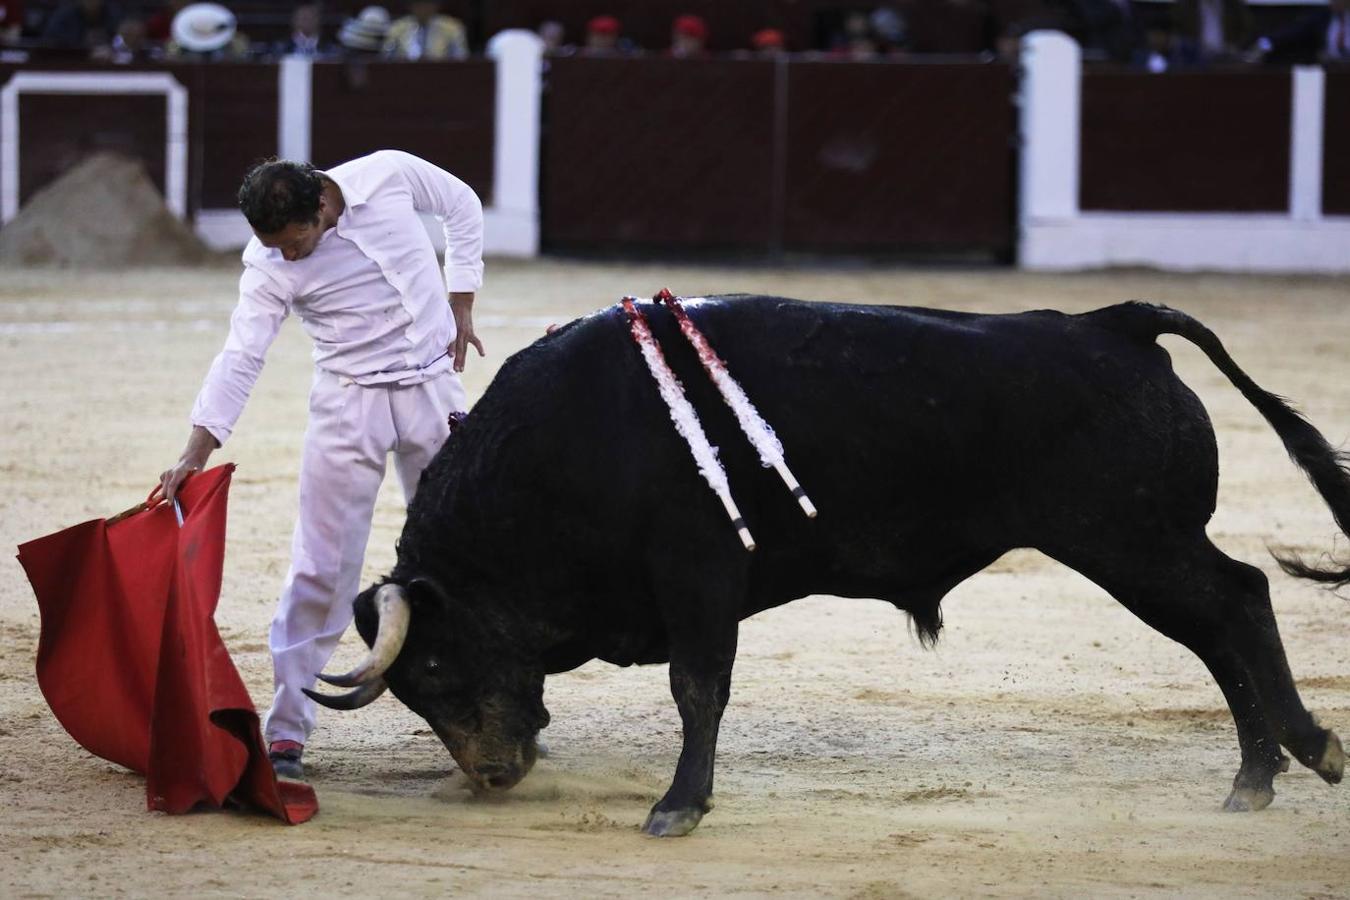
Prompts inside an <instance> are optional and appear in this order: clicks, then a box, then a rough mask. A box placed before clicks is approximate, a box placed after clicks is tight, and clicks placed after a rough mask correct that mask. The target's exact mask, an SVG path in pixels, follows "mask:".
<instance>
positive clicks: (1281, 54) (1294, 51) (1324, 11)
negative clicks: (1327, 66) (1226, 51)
mask: <svg viewBox="0 0 1350 900" xmlns="http://www.w3.org/2000/svg"><path fill="white" fill-rule="evenodd" d="M1249 59H1251V60H1252V61H1253V62H1263V61H1264V62H1269V63H1278V64H1281V65H1289V64H1292V65H1310V64H1313V63H1317V62H1350V0H1329V2H1328V4H1327V5H1326V6H1324V7H1320V8H1318V9H1315V10H1312V11H1311V12H1308V13H1305V14H1304V15H1302V16H1299V17H1298V18H1297V19H1295V20H1294V21H1293V22H1291V23H1290V24H1289V25H1287V26H1285V27H1284V28H1281V29H1279V30H1278V31H1275V32H1272V33H1271V34H1269V35H1262V36H1261V37H1259V38H1257V39H1256V43H1255V45H1254V46H1253V47H1252V51H1251V54H1250V56H1249Z"/></svg>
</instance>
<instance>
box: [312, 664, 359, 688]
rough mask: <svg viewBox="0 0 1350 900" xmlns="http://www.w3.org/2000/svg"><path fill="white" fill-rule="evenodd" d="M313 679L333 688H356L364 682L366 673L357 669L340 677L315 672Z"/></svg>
mask: <svg viewBox="0 0 1350 900" xmlns="http://www.w3.org/2000/svg"><path fill="white" fill-rule="evenodd" d="M314 677H315V678H317V679H319V680H320V681H322V682H324V683H325V684H331V685H333V686H334V687H357V686H358V685H360V684H362V683H363V682H364V681H365V678H366V673H365V671H364V669H362V668H360V667H358V668H355V669H352V670H351V671H350V672H345V673H343V674H342V675H326V674H324V673H323V672H316V673H315V674H314Z"/></svg>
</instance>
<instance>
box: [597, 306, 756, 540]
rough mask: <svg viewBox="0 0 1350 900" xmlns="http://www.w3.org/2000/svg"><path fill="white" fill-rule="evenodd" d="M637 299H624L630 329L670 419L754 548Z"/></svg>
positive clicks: (714, 453) (739, 531) (699, 425)
mask: <svg viewBox="0 0 1350 900" xmlns="http://www.w3.org/2000/svg"><path fill="white" fill-rule="evenodd" d="M636 299H637V298H636V297H624V298H623V301H622V302H623V311H624V313H625V314H626V315H627V316H628V329H629V331H630V332H631V333H632V335H633V340H634V341H635V342H636V343H637V345H638V349H640V350H641V351H642V358H643V360H645V361H646V363H647V369H648V370H649V371H650V372H651V373H652V378H653V379H655V381H656V386H657V389H658V390H659V391H660V392H661V399H662V400H665V401H666V406H668V407H670V418H671V421H673V422H674V423H675V430H676V431H678V432H679V433H680V436H681V437H683V438H684V440H685V442H686V443H687V444H688V445H689V450H690V452H691V453H693V454H694V462H695V464H696V465H697V466H698V470H699V472H700V473H701V474H702V475H703V478H704V480H706V481H707V482H708V485H709V487H711V488H712V489H713V493H715V494H717V497H718V499H719V500H721V501H722V506H723V507H724V508H725V509H726V511H727V516H728V517H729V518H730V519H731V524H732V525H733V526H735V528H736V533H737V534H738V535H739V536H740V538H741V543H742V544H744V545H745V549H746V550H754V549H755V539H754V538H753V537H751V535H750V529H749V528H747V527H746V524H745V519H744V518H743V517H742V516H741V511H740V510H739V509H737V508H736V501H735V500H733V499H732V498H731V485H730V483H728V481H727V472H726V469H723V468H722V464H721V463H720V462H719V461H718V459H717V451H716V450H714V449H713V447H712V444H710V443H709V442H708V436H707V434H705V433H704V431H703V423H701V422H700V421H699V419H698V413H696V412H694V407H693V405H692V404H691V403H690V402H689V398H688V397H686V396H685V395H684V388H683V387H681V386H680V382H679V379H677V378H676V377H675V373H674V371H672V370H671V368H670V364H669V363H667V362H666V357H665V354H664V353H662V352H661V347H660V346H659V345H658V344H657V343H656V338H655V337H654V336H653V335H652V330H651V327H650V326H649V325H648V324H647V316H646V315H645V314H644V313H643V312H642V310H641V309H639V308H638V306H637V304H636V302H635V301H636Z"/></svg>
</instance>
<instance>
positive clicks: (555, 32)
mask: <svg viewBox="0 0 1350 900" xmlns="http://www.w3.org/2000/svg"><path fill="white" fill-rule="evenodd" d="M535 33H536V34H538V35H539V40H541V41H543V42H544V53H545V55H548V56H559V55H562V54H567V53H571V52H573V51H574V50H575V49H576V48H574V47H569V46H568V45H567V29H566V28H565V27H564V26H563V23H561V22H559V21H558V20H557V19H545V20H544V21H543V22H540V23H539V28H538V30H537V31H536V32H535Z"/></svg>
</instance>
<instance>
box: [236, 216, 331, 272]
mask: <svg viewBox="0 0 1350 900" xmlns="http://www.w3.org/2000/svg"><path fill="white" fill-rule="evenodd" d="M321 222H322V217H321V216H320V217H317V218H316V220H315V221H314V222H291V223H290V224H289V225H287V226H286V227H285V228H283V229H281V230H280V231H275V232H272V233H271V234H262V233H260V232H257V231H255V232H253V233H254V234H256V235H257V236H258V240H259V241H261V242H262V245H263V246H264V247H271V248H272V249H274V250H280V251H281V256H282V258H283V259H285V260H286V262H295V261H296V260H298V259H304V258H305V257H306V256H309V255H310V254H311V253H313V252H314V248H315V247H317V246H318V245H319V238H321V237H323V232H324V228H323V226H322V224H321Z"/></svg>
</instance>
